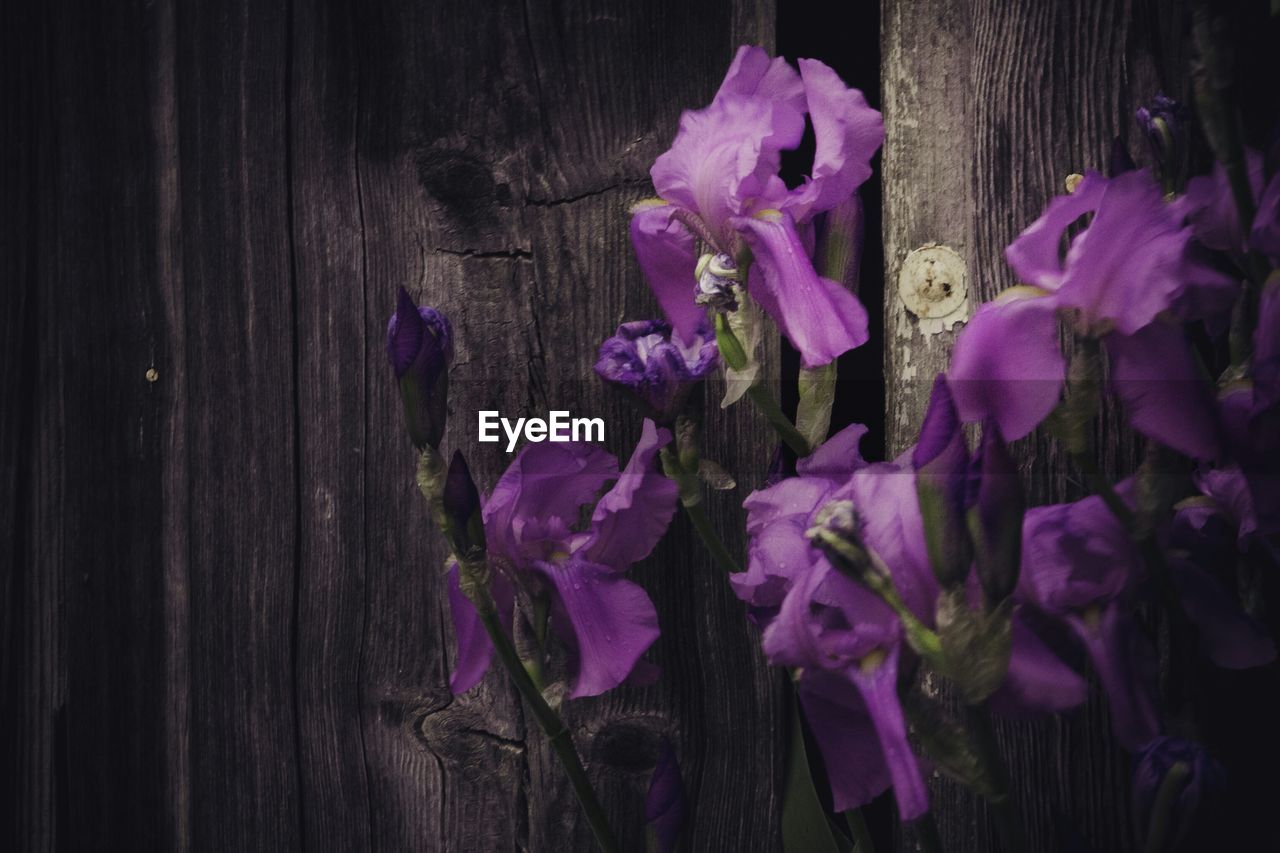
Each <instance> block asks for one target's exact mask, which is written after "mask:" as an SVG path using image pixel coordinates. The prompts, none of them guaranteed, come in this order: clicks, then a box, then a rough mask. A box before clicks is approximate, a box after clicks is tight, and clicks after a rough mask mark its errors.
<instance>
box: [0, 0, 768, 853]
mask: <svg viewBox="0 0 1280 853" xmlns="http://www.w3.org/2000/svg"><path fill="white" fill-rule="evenodd" d="M4 15H5V18H6V20H5V21H4V23H3V25H2V26H0V33H2V35H0V38H2V39H3V42H4V43H3V50H0V62H2V63H3V71H4V74H3V80H2V81H0V82H2V84H3V86H4V92H3V98H2V100H0V107H2V108H3V110H4V120H3V122H0V125H2V126H0V133H3V138H4V150H3V153H4V158H3V163H2V164H0V169H3V175H4V178H3V184H2V186H0V188H2V190H3V195H4V203H3V205H2V206H0V209H2V210H3V217H4V218H3V220H2V221H0V235H2V236H0V240H2V241H3V244H2V245H3V252H2V253H0V255H2V256H3V261H0V263H3V265H4V269H5V282H4V287H3V288H0V301H2V305H0V308H2V309H3V310H0V323H3V334H2V335H0V348H2V352H0V357H2V362H0V369H2V371H3V372H2V373H0V380H2V381H0V413H2V414H0V470H2V471H3V478H4V479H3V481H2V486H0V488H2V494H3V495H4V506H3V511H4V514H5V517H4V520H3V523H0V548H2V549H3V557H2V558H0V567H2V568H0V661H2V664H0V784H2V785H3V788H2V796H0V849H6V850H51V849H55V848H56V849H69V850H88V849H96V848H103V847H120V848H125V847H127V848H128V849H134V850H148V849H153V850H185V849H207V850H290V849H298V848H301V847H304V846H305V847H307V848H311V849H334V850H358V849H373V848H377V849H381V850H404V849H417V850H444V849H449V850H509V849H533V850H553V849H570V848H574V849H578V848H586V847H588V846H589V843H590V842H589V838H590V836H589V831H588V829H587V827H586V826H585V824H584V823H582V821H581V820H580V819H579V809H578V808H577V806H576V804H575V802H574V801H573V799H572V795H571V794H570V793H569V791H568V789H567V787H566V785H565V784H564V780H563V774H562V772H561V770H560V768H559V766H558V765H557V764H555V763H554V761H553V759H552V757H551V754H550V752H549V751H548V749H547V748H546V746H545V744H544V742H543V738H542V736H541V735H540V733H539V732H538V731H537V730H536V729H535V728H533V727H529V728H526V726H525V724H524V721H523V719H522V717H521V712H520V706H519V703H518V702H517V701H516V698H515V696H514V694H513V692H512V691H511V690H510V689H509V688H508V685H507V684H506V682H505V681H504V680H503V678H502V677H501V676H500V675H498V674H494V675H493V676H491V677H490V678H489V679H488V680H486V682H485V683H484V685H483V686H482V687H481V688H480V689H478V690H476V691H474V692H472V693H469V694H467V695H465V696H461V697H452V696H451V695H450V693H449V690H448V687H447V672H448V662H449V661H451V660H452V656H453V640H452V632H451V629H450V627H449V622H448V611H447V604H446V603H445V598H444V585H443V581H442V577H441V572H440V565H441V561H442V558H443V554H442V552H441V549H440V548H439V547H438V545H437V544H436V543H435V536H434V533H433V532H432V530H431V528H430V526H429V524H428V521H427V518H426V514H425V513H424V512H423V508H422V506H421V502H420V499H419V498H418V496H417V495H416V493H415V490H414V488H413V466H414V454H413V451H412V447H411V446H410V444H409V442H408V440H407V437H406V436H405V434H404V431H403V426H402V423H401V417H402V416H401V412H400V404H399V402H398V399H397V396H396V391H395V387H394V383H393V381H392V379H391V377H390V376H389V372H388V368H387V366H386V362H385V351H384V335H385V323H386V319H387V316H388V314H389V312H390V310H391V308H392V306H393V303H394V296H395V291H396V288H397V287H399V286H401V285H405V286H407V287H408V288H409V289H410V290H411V291H412V292H413V293H414V295H415V296H416V297H418V298H419V299H420V300H423V301H425V302H427V303H431V304H435V305H437V306H439V307H441V308H442V309H444V310H445V311H446V312H448V314H449V315H450V316H451V317H452V318H453V321H454V328H455V335H456V339H457V345H458V358H457V362H456V364H455V368H454V382H453V398H452V405H451V408H452V414H453V420H452V423H451V426H450V429H449V434H448V437H447V439H446V441H447V444H448V446H450V447H463V448H465V449H466V450H467V451H468V452H469V453H470V454H471V457H472V460H473V468H474V470H475V471H476V474H477V477H478V478H479V479H480V480H481V482H483V483H488V484H492V482H493V481H494V480H495V479H496V476H497V474H498V473H499V472H500V471H501V469H502V467H503V466H505V464H506V461H507V459H508V457H506V455H505V454H504V453H502V452H501V450H499V449H497V448H496V447H494V446H493V445H484V446H478V445H476V443H475V441H474V439H475V427H474V419H475V412H476V410H477V409H481V408H496V409H500V410H502V411H503V412H504V413H511V414H520V415H525V414H534V413H541V412H545V411H546V410H547V409H548V408H568V409H570V410H572V411H574V412H575V413H580V414H591V415H600V416H604V417H605V419H606V421H607V423H608V424H609V426H610V433H609V435H608V444H609V446H610V448H611V449H612V450H613V451H615V452H619V453H625V452H628V450H629V447H630V445H631V443H632V442H633V441H634V439H635V437H636V436H637V435H638V432H639V424H638V421H637V419H636V417H635V416H634V415H633V414H632V413H631V412H630V411H629V410H628V409H627V408H626V407H624V406H623V405H622V404H621V403H620V402H619V401H617V400H615V399H614V398H612V397H609V396H607V395H606V394H605V392H604V390H603V389H602V388H601V387H600V386H599V383H598V382H597V381H596V380H595V379H594V376H593V374H592V373H591V369H590V368H591V365H592V363H593V362H594V359H595V349H596V346H597V345H598V342H599V340H600V339H601V338H603V337H604V336H606V335H607V334H610V333H611V332H612V330H613V327H614V326H615V325H616V324H617V323H618V322H619V321H621V320H623V319H638V318H644V317H647V316H652V315H653V314H654V313H655V304H654V303H653V301H652V299H651V297H650V296H649V294H648V291H647V289H646V288H645V287H644V285H643V284H642V282H641V279H640V275H639V271H638V268H637V266H636V264H635V262H634V259H633V257H632V254H631V250H630V246H629V242H628V240H627V236H626V234H627V231H626V224H627V214H626V211H627V208H628V206H629V205H630V204H631V203H632V202H634V201H636V200H637V199H640V198H642V197H644V196H646V195H647V194H649V193H650V192H651V190H650V189H649V188H648V186H647V184H648V177H647V170H648V166H649V164H650V163H651V162H652V160H653V158H654V157H655V156H656V155H657V154H658V153H660V152H661V151H662V150H663V149H664V148H665V147H666V145H667V144H668V143H669V141H670V139H671V137H672V135H673V134H674V131H675V126H676V120H677V117H678V114H679V111H680V109H681V108H682V107H684V106H688V105H700V104H703V103H705V102H706V101H708V100H709V99H710V97H711V95H712V93H713V92H714V91H715V88H716V86H717V85H718V83H719V80H720V77H721V75H722V74H723V71H724V68H725V67H726V65H727V63H728V61H729V59H730V58H731V56H732V54H733V50H734V48H735V47H736V45H737V44H739V43H741V42H744V41H749V42H756V43H762V44H765V45H766V46H768V45H770V44H771V41H772V32H773V18H774V12H773V6H772V3H770V2H768V0H715V1H714V2H707V3H688V2H667V0H652V1H651V2H608V3H588V2H557V3H533V2H523V3H522V2H496V3H475V2H431V3H423V2H410V0H395V2H378V3H370V4H366V3H358V2H311V0H294V2H291V3H287V4H285V3H281V4H260V3H251V2H248V0H239V2H227V3H200V4H186V3H177V2H174V0H156V2H141V0H136V2H121V3H112V4H79V3H73V2H51V3H47V4H43V3H41V4H26V5H25V7H24V8H18V7H17V6H16V5H15V6H11V7H7V9H6V12H5V13H4ZM148 371H154V373H148ZM707 411H708V422H707V430H708V432H709V433H710V434H712V435H714V436H715V442H716V447H717V448H718V450H719V451H720V452H721V453H722V456H723V458H722V461H724V462H726V463H727V464H729V465H730V466H731V467H735V468H737V469H738V470H739V472H740V473H741V476H740V480H739V481H740V483H741V486H742V488H743V489H749V488H751V487H752V486H753V485H754V484H755V483H756V482H757V481H758V473H759V472H758V468H759V460H760V459H761V458H767V454H768V452H769V450H770V449H771V448H772V445H773V442H772V440H771V439H770V437H769V435H768V434H767V432H766V428H765V426H764V424H763V422H761V421H758V420H756V419H754V417H753V416H752V415H751V413H750V412H749V411H747V410H745V409H739V410H737V411H735V412H733V413H732V415H731V416H729V417H722V416H721V415H719V413H718V407H717V405H716V400H715V399H713V398H710V396H709V398H708V403H707ZM748 461H750V463H751V464H747V463H748ZM730 506H731V498H729V497H724V498H723V499H722V500H720V501H719V503H717V504H716V506H715V507H714V509H715V514H716V521H717V523H718V524H719V525H720V526H721V528H722V529H724V530H726V531H728V530H733V529H738V530H740V529H741V518H740V517H739V514H737V513H734V512H732V511H731V510H730ZM676 530H677V535H675V536H673V537H671V538H670V539H669V540H668V543H667V544H664V545H663V546H662V547H661V548H660V549H659V551H658V552H657V553H656V555H655V556H654V557H653V558H652V559H650V560H648V561H647V562H646V563H644V564H643V565H642V566H640V567H638V568H637V570H636V572H635V575H636V578H637V579H638V581H639V582H640V583H642V584H643V585H644V586H646V587H647V588H648V589H650V590H652V591H653V597H654V598H655V601H656V604H657V609H658V612H659V618H660V620H661V622H662V624H663V626H664V628H665V630H666V632H667V634H666V636H665V637H664V638H663V639H662V640H660V641H659V642H658V644H657V646H656V647H655V648H654V650H653V651H652V652H651V654H650V658H651V659H652V660H654V661H655V662H656V663H658V664H660V665H661V666H662V667H663V668H664V678H663V680H662V681H661V683H660V684H659V685H657V686H655V687H652V688H648V689H644V690H638V689H622V690H618V691H616V692H614V693H611V694H610V695H608V696H607V697H604V698H601V699H598V700H584V701H579V702H574V703H572V705H571V710H570V711H569V716H570V721H571V726H572V728H573V732H574V736H575V739H576V741H577V742H578V744H579V746H580V747H581V749H582V751H583V752H584V754H585V757H586V760H587V762H588V763H589V765H590V767H591V770H592V774H593V776H594V777H595V778H596V781H597V783H598V785H599V787H600V788H601V790H602V791H603V796H604V799H605V801H606V804H607V809H608V811H609V813H610V815H611V816H612V818H613V820H614V822H615V824H616V825H617V827H619V829H620V831H621V832H622V834H623V835H624V836H625V841H626V847H627V848H628V849H640V848H641V846H642V842H643V837H642V834H641V832H640V827H641V825H642V818H641V812H642V796H643V791H644V788H645V786H646V784H647V779H648V772H649V770H650V768H651V767H652V764H653V760H654V756H655V750H656V744H657V741H658V738H659V737H660V736H663V735H665V736H668V737H670V738H672V739H673V740H674V741H675V744H676V749H677V753H678V755H679V758H680V761H681V766H682V770H683V772H684V774H685V778H686V780H687V783H688V785H689V793H690V797H691V799H692V802H693V804H694V809H693V817H692V820H693V824H692V828H691V833H690V835H689V845H690V849H698V850H705V849H742V850H745V849H760V848H768V847H771V846H773V845H774V844H776V843H777V835H776V833H777V827H776V820H775V817H776V814H777V810H778V808H777V807H778V797H779V794H778V791H777V782H778V779H779V776H780V769H781V768H780V762H781V755H780V750H781V748H782V745H783V743H785V740H784V739H783V738H782V737H779V736H778V733H779V732H780V731H781V726H780V719H782V718H781V717H780V715H779V705H780V699H779V696H780V693H779V685H780V681H779V676H778V675H777V674H776V673H773V672H770V671H768V670H767V669H766V667H765V666H764V664H763V660H762V658H761V656H760V654H759V652H758V644H757V642H756V638H755V636H754V635H753V633H752V631H751V629H750V628H749V626H748V625H747V623H746V621H745V620H744V619H743V616H742V610H741V607H740V606H739V605H738V603H737V602H736V601H735V600H734V599H733V597H732V595H731V594H730V591H729V589H728V588H727V585H726V584H725V583H724V581H723V578H722V577H720V576H719V575H718V574H717V573H716V572H715V571H714V570H713V568H712V566H711V564H710V562H709V561H708V560H707V559H706V558H705V557H704V556H703V553H702V551H701V550H699V549H698V548H696V547H693V545H692V543H693V541H694V540H693V539H692V536H691V533H690V531H689V530H688V529H687V528H686V527H685V522H684V520H683V519H679V520H678V521H677V526H676ZM734 544H735V547H739V548H740V547H741V540H740V539H738V540H736V541H735V543H734Z"/></svg>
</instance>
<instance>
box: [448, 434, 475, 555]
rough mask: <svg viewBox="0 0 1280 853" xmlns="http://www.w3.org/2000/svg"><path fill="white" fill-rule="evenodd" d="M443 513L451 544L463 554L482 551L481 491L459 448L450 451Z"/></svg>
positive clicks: (456, 550) (456, 551) (458, 552)
mask: <svg viewBox="0 0 1280 853" xmlns="http://www.w3.org/2000/svg"><path fill="white" fill-rule="evenodd" d="M443 499H444V512H445V516H446V517H447V518H448V519H449V538H450V540H451V541H450V545H451V546H452V547H453V549H454V552H455V553H457V554H459V555H460V556H461V555H465V554H468V553H471V552H475V551H482V550H484V520H483V519H482V517H481V514H480V491H479V490H478V489H477V488H476V483H475V480H473V479H472V478H471V469H470V468H468V467H467V460H466V459H465V458H464V457H463V455H462V451H461V450H455V451H453V459H451V460H450V461H449V473H448V475H446V477H445V481H444V495H443Z"/></svg>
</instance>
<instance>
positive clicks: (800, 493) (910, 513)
mask: <svg viewBox="0 0 1280 853" xmlns="http://www.w3.org/2000/svg"><path fill="white" fill-rule="evenodd" d="M865 432H866V428H865V427H863V426H861V425H858V424H855V425H853V426H850V427H848V428H846V429H845V430H843V431H841V432H840V433H838V434H837V435H835V436H833V437H832V438H831V439H830V440H828V441H827V442H826V443H825V444H823V445H822V446H821V447H819V448H818V450H817V451H816V452H815V453H814V454H813V455H812V456H810V457H808V458H806V459H802V460H800V461H799V462H798V463H797V466H796V468H797V476H796V477H793V478H789V479H786V480H783V481H782V482H780V483H778V484H776V485H774V486H771V487H769V488H767V489H763V490H761V491H757V492H755V493H753V494H752V495H751V496H750V497H749V498H748V499H747V500H746V502H745V504H744V506H745V507H746V509H747V513H748V515H747V530H748V533H749V534H750V536H751V546H750V551H749V563H748V570H747V571H746V572H744V573H743V574H742V575H739V576H735V577H733V578H731V579H730V582H731V583H732V584H733V587H734V591H735V592H736V593H737V594H738V596H739V597H740V598H742V599H743V600H745V601H747V602H748V603H749V604H750V605H751V607H752V612H753V615H754V616H755V618H756V619H757V621H759V622H760V623H762V624H763V626H764V627H765V632H764V640H763V642H764V650H765V653H766V655H767V656H768V657H769V660H770V662H771V663H774V664H776V665H787V666H796V667H800V668H801V669H802V672H801V675H800V679H799V682H798V690H799V694H800V699H801V702H802V704H803V706H804V710H805V717H806V719H807V720H808V721H809V724H810V726H811V728H812V729H813V732H814V736H815V738H816V739H817V742H818V745H819V747H820V748H821V750H822V752H823V755H824V756H825V757H826V764H827V769H828V773H829V775H830V778H831V785H832V795H833V798H834V801H835V807H836V809H837V810H843V809H848V808H853V807H856V806H859V805H862V804H863V803H866V802H867V801H869V800H870V799H871V798H873V797H875V796H876V795H878V794H880V793H881V792H883V791H884V790H885V789H886V788H888V787H889V786H890V785H891V784H892V786H893V788H894V792H895V796H896V798H897V801H898V808H899V811H900V812H901V814H902V817H903V818H904V819H906V820H910V819H914V818H916V817H919V816H920V815H921V814H923V813H924V811H925V810H926V809H927V808H928V802H927V794H926V792H925V789H924V786H923V782H922V781H921V775H920V767H919V764H918V762H917V760H916V758H915V756H914V755H913V754H912V752H911V748H910V746H909V744H908V743H907V740H906V731H905V723H904V721H903V712H902V708H901V707H900V705H899V704H898V698H897V692H896V684H897V671H898V665H899V662H900V660H901V659H902V656H903V655H911V654H912V652H911V651H910V650H909V649H908V648H906V647H905V646H904V643H903V637H902V626H901V624H900V622H899V620H898V617H897V616H896V615H895V614H894V613H893V611H892V610H890V609H889V607H888V606H886V605H885V604H884V603H883V602H882V601H881V600H880V599H879V598H878V597H877V596H876V595H874V594H873V593H871V592H869V591H868V590H867V589H865V588H864V587H862V586H861V585H859V584H857V583H856V582H854V581H852V580H851V579H849V578H848V577H846V576H845V575H843V574H841V573H840V572H838V571H836V570H835V569H834V568H833V567H832V566H831V565H830V564H829V563H828V561H827V560H826V558H825V557H823V556H822V554H821V552H820V551H818V550H816V549H814V548H812V547H810V544H809V542H808V540H806V538H805V531H806V530H807V529H808V528H810V527H811V526H812V525H813V524H814V523H815V521H816V519H817V516H818V513H819V512H820V511H821V509H822V508H823V507H824V506H825V505H826V504H828V503H829V502H830V501H833V500H849V501H852V503H853V505H854V507H855V508H856V512H857V515H858V521H859V525H860V528H861V529H860V531H859V533H860V538H862V539H863V540H864V541H865V542H866V543H867V545H868V546H870V547H871V548H872V549H873V550H874V551H875V552H876V553H877V555H878V556H879V557H880V558H881V559H882V560H883V561H884V563H885V564H886V565H887V567H888V568H889V570H890V572H891V574H892V578H893V583H894V586H895V587H896V588H897V590H898V592H899V593H900V595H901V596H902V598H903V600H904V601H905V602H906V603H907V606H908V607H909V608H910V609H911V611H912V612H913V613H914V614H915V615H916V616H918V617H919V618H920V619H921V620H922V621H924V622H926V623H927V624H932V623H933V611H934V604H935V602H936V600H937V597H938V584H937V581H936V580H935V579H934V576H933V572H932V570H931V568H930V564H929V555H928V551H927V548H926V544H925V535H924V523H923V520H922V518H921V515H920V510H919V504H918V502H917V498H916V482H915V478H916V475H915V471H914V469H913V468H912V466H911V465H910V464H909V459H910V454H908V455H906V456H905V457H904V458H902V459H900V460H898V461H897V462H894V463H879V464H874V465H868V464H867V463H865V462H864V461H863V460H862V458H861V456H860V455H859V454H858V443H859V441H860V440H861V438H862V436H863V435H864V434H865ZM956 473H957V475H958V476H959V477H961V478H964V477H965V476H966V471H964V470H963V469H961V470H959V471H957V472H956ZM1084 693H1085V685H1084V682H1083V681H1082V680H1081V679H1080V678H1079V676H1077V675H1076V674H1075V673H1074V672H1072V671H1071V670H1070V669H1068V668H1067V667H1066V666H1064V665H1063V664H1062V663H1061V662H1059V661H1058V660H1057V659H1056V658H1054V657H1053V655H1052V654H1051V653H1050V652H1049V651H1048V649H1047V648H1045V647H1044V646H1043V644H1042V643H1040V641H1039V640H1038V639H1037V638H1036V637H1035V636H1034V635H1033V634H1032V633H1031V632H1030V630H1029V629H1027V628H1026V627H1025V626H1024V625H1022V624H1021V623H1020V622H1019V621H1017V620H1015V623H1014V654H1013V660H1012V661H1011V663H1010V669H1009V678H1008V679H1007V681H1006V683H1005V685H1004V686H1003V687H1002V688H1001V690H1000V691H999V692H998V693H997V694H996V696H995V697H993V704H994V705H995V706H996V707H997V708H999V709H1000V710H1002V711H1006V710H1009V711H1016V712H1027V711H1037V710H1050V711H1053V710H1062V709H1065V708H1069V707H1073V706H1074V705H1077V704H1079V703H1080V702H1082V701H1083V700H1084Z"/></svg>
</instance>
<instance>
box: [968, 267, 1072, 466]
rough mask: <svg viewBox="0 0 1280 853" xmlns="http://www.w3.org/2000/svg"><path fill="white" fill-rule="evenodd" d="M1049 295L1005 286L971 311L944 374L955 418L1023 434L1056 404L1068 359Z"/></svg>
mask: <svg viewBox="0 0 1280 853" xmlns="http://www.w3.org/2000/svg"><path fill="white" fill-rule="evenodd" d="M1055 312H1056V306H1055V304H1054V300H1053V299H1052V298H1051V297H1048V296H1043V295H1039V294H1037V293H1036V292H1035V291H1030V292H1028V291H1027V290H1025V289H1015V290H1012V291H1006V292H1005V293H1003V294H1001V295H1000V296H998V297H997V298H996V299H994V300H993V301H991V302H988V303H986V304H985V305H983V306H982V307H981V308H979V309H978V312H977V313H976V314H974V316H973V319H971V320H970V321H969V323H968V325H967V326H965V328H964V331H962V332H961V333H960V336H959V338H957V339H956V346H955V350H954V351H953V354H952V357H951V370H950V371H948V373H947V378H948V380H949V382H950V385H951V393H952V395H953V396H954V397H955V402H956V409H957V410H958V411H959V412H960V419H961V420H963V421H965V422H966V423H973V422H975V421H984V420H986V419H988V418H991V419H993V420H995V422H996V423H997V424H998V425H999V427H1000V433H1001V435H1003V436H1004V437H1005V438H1006V439H1008V440H1009V441H1014V440H1016V439H1019V438H1022V437H1023V436H1024V435H1026V434H1027V433H1029V432H1031V430H1033V429H1035V428H1036V425H1037V424H1039V423H1040V422H1041V421H1043V420H1044V419H1045V418H1046V417H1047V416H1048V414H1049V413H1050V412H1051V411H1053V409H1054V407H1055V406H1057V405H1058V398H1059V397H1060V396H1061V394H1062V385H1063V382H1064V381H1065V380H1066V375H1067V362H1066V359H1064V358H1063V357H1062V352H1061V350H1059V348H1058V321H1057V317H1056V314H1055Z"/></svg>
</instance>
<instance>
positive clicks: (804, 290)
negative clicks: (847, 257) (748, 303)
mask: <svg viewBox="0 0 1280 853" xmlns="http://www.w3.org/2000/svg"><path fill="white" fill-rule="evenodd" d="M731 224H732V225H733V227H734V228H737V229H739V230H740V232H741V233H742V235H743V237H744V238H745V239H746V241H747V244H748V245H749V246H750V247H751V250H752V252H753V253H754V255H755V263H754V264H753V266H752V268H751V283H750V285H749V287H750V289H751V295H752V297H753V298H754V299H755V300H756V301H757V302H759V303H760V306H761V307H762V308H764V310H765V313H767V314H769V316H771V317H773V319H774V320H775V321H776V322H777V324H778V327H779V328H780V329H781V330H782V333H783V334H784V335H786V336H787V339H788V340H790V341H791V344H792V346H794V347H795V348H796V349H797V350H799V351H800V360H801V363H802V364H803V365H804V366H805V367H819V366H821V365H823V364H827V363H828V362H830V361H832V360H833V359H835V358H836V357H837V356H839V355H840V354H841V353H844V352H848V351H849V350H851V349H853V348H854V347H857V346H861V345H862V344H864V343H866V341H867V312H866V309H865V308H863V307H862V303H861V302H859V301H858V297H856V296H854V295H853V294H852V293H850V292H849V291H847V290H845V289H844V288H843V287H841V286H840V285H839V284H837V283H836V282H834V281H831V280H830V279H825V278H822V277H820V276H819V275H818V274H817V272H815V271H814V269H813V263H812V262H811V261H810V260H809V256H808V255H807V254H806V253H805V251H804V247H803V246H801V245H800V238H799V236H798V235H797V234H796V228H795V222H794V221H793V220H792V218H791V217H790V216H789V215H788V214H786V213H782V212H779V211H767V212H764V213H761V214H757V215H755V216H747V217H737V218H735V219H733V220H732V222H731Z"/></svg>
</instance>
